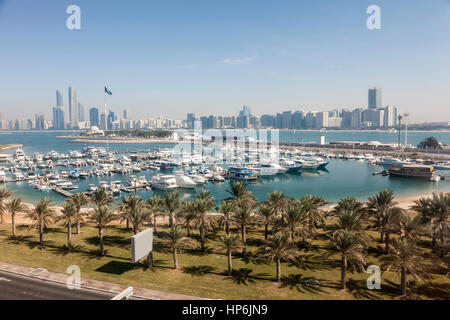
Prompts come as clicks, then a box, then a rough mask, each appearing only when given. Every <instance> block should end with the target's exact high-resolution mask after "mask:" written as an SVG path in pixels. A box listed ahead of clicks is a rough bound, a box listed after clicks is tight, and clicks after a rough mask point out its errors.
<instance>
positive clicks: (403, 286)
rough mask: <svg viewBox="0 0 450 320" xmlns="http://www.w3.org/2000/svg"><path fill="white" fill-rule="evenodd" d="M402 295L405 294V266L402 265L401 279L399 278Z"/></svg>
mask: <svg viewBox="0 0 450 320" xmlns="http://www.w3.org/2000/svg"><path fill="white" fill-rule="evenodd" d="M401 288H402V296H406V267H405V266H404V265H403V266H402V279H401Z"/></svg>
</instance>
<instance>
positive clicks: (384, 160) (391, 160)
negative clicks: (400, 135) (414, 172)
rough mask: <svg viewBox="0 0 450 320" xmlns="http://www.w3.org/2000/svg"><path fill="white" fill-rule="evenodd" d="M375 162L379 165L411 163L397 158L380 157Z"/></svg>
mask: <svg viewBox="0 0 450 320" xmlns="http://www.w3.org/2000/svg"><path fill="white" fill-rule="evenodd" d="M377 164H378V165H380V166H402V165H407V164H411V163H410V162H409V161H403V160H400V159H398V158H380V159H379V160H378V161H377Z"/></svg>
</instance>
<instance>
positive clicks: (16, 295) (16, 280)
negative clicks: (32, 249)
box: [0, 271, 114, 300]
mask: <svg viewBox="0 0 450 320" xmlns="http://www.w3.org/2000/svg"><path fill="white" fill-rule="evenodd" d="M113 296H114V294H108V293H103V292H98V291H93V290H87V289H79V290H69V289H67V287H66V286H65V285H63V284H58V283H53V282H48V281H43V280H39V279H33V278H28V277H24V276H19V275H15V274H12V273H8V272H2V271H0V300H111V299H112V297H113Z"/></svg>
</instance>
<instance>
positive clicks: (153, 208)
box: [147, 194, 162, 232]
mask: <svg viewBox="0 0 450 320" xmlns="http://www.w3.org/2000/svg"><path fill="white" fill-rule="evenodd" d="M147 207H148V209H149V210H150V215H151V217H152V218H153V228H154V229H155V232H158V230H157V221H156V219H157V217H158V215H160V210H161V209H162V199H161V197H160V196H158V195H156V194H155V195H153V196H151V197H150V198H148V199H147Z"/></svg>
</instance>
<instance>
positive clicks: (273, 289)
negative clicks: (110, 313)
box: [0, 224, 450, 299]
mask: <svg viewBox="0 0 450 320" xmlns="http://www.w3.org/2000/svg"><path fill="white" fill-rule="evenodd" d="M10 228H11V226H10V225H6V224H5V225H0V261H3V262H8V263H13V264H17V265H23V266H28V267H43V268H46V269H48V270H49V271H53V272H60V273H65V271H66V268H67V267H68V266H70V265H78V266H80V268H81V272H82V277H83V278H89V279H95V280H101V281H109V282H113V283H119V284H124V285H130V286H135V287H142V288H149V289H155V290H161V291H166V292H174V293H180V294H186V295H193V296H200V297H206V298H221V299H395V298H397V296H398V293H399V286H398V279H394V278H393V275H392V274H391V273H387V272H386V273H383V276H382V290H378V291H377V290H373V291H372V290H368V289H367V288H366V279H367V277H368V276H369V275H368V274H365V273H359V272H355V273H349V275H348V278H349V282H348V286H349V289H348V290H347V291H342V290H339V289H338V286H339V280H340V268H339V263H340V260H339V256H337V255H334V256H332V257H331V258H328V259H324V258H321V255H322V254H323V253H324V252H325V248H324V247H325V246H326V244H327V241H326V239H325V237H324V236H323V235H321V236H319V238H318V240H315V241H313V242H312V245H311V246H310V247H309V248H308V249H306V250H305V249H302V250H301V251H300V253H301V255H302V256H303V257H304V259H303V260H304V261H303V262H302V263H300V264H299V265H297V266H294V265H289V264H286V263H283V264H282V276H283V277H284V279H283V282H282V284H277V283H275V282H274V281H273V279H274V277H275V264H274V263H273V264H268V263H267V262H266V261H264V260H262V259H259V258H256V257H252V256H251V255H250V257H249V258H248V259H244V258H242V257H241V256H239V255H236V256H235V257H234V259H233V267H234V269H235V270H238V269H241V268H242V269H247V270H241V272H237V273H236V275H235V276H233V277H231V278H229V277H227V276H226V275H225V274H224V272H225V270H226V268H227V260H226V256H225V255H224V253H223V252H219V253H215V252H212V250H211V251H210V252H209V253H207V254H201V253H200V252H199V250H198V249H197V248H194V249H191V250H186V251H182V252H181V254H180V255H179V260H180V265H181V267H182V269H181V270H173V269H172V254H171V252H170V251H168V250H167V249H165V248H164V247H162V246H161V240H160V239H159V238H158V234H156V235H155V236H156V237H155V255H154V257H155V268H154V269H153V270H149V269H145V268H144V267H143V266H142V265H134V264H132V263H131V253H130V237H131V235H132V233H131V232H130V231H126V230H125V229H123V228H121V227H118V226H114V227H110V228H108V229H106V232H105V235H106V238H105V247H106V249H107V250H108V252H107V256H105V257H98V256H97V254H98V240H97V230H96V229H95V228H92V227H88V226H84V227H83V228H82V234H81V235H79V236H78V235H74V236H73V245H75V247H76V249H75V251H74V252H72V253H67V251H66V249H65V247H64V246H65V245H66V239H67V234H66V233H65V229H62V228H54V229H51V230H49V231H48V232H47V233H46V234H45V236H44V240H45V241H46V242H45V248H42V249H41V248H39V247H38V242H37V241H38V234H37V231H36V230H35V229H30V228H29V227H28V226H25V225H20V226H18V235H19V237H18V239H16V240H13V239H11V238H10V235H11V230H10ZM158 231H161V228H160V230H158ZM235 232H236V231H235ZM370 234H371V235H372V236H373V237H374V239H378V234H376V233H370ZM195 235H196V234H194V236H195ZM219 236H220V233H216V234H213V233H209V234H208V243H207V245H208V247H209V248H215V247H217V246H216V244H217V242H216V241H217V238H218V237H219ZM262 237H263V234H262V232H261V229H258V228H256V227H253V228H250V230H249V234H248V239H249V240H248V243H249V244H250V246H249V247H248V250H249V251H250V252H255V251H256V248H257V245H259V244H261V243H262ZM193 241H194V245H195V246H197V247H199V242H198V241H197V240H193ZM426 244H428V242H427V243H426ZM377 246H380V243H378V242H377V241H376V240H374V241H373V242H372V246H371V248H369V250H368V251H369V265H370V264H375V265H377V264H379V263H378V256H379V254H378V252H379V249H377ZM433 266H434V270H433V271H432V272H431V273H432V274H433V277H434V278H433V280H432V283H431V284H423V283H414V282H412V283H411V284H410V285H411V293H412V295H411V298H414V299H450V280H449V278H448V277H446V276H445V273H446V272H447V269H445V265H444V264H443V263H434V264H433ZM308 277H313V278H315V279H317V280H319V281H320V282H321V286H320V287H319V288H311V287H307V286H305V285H303V284H302V281H303V280H304V279H305V278H308ZM411 280H412V279H411Z"/></svg>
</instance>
